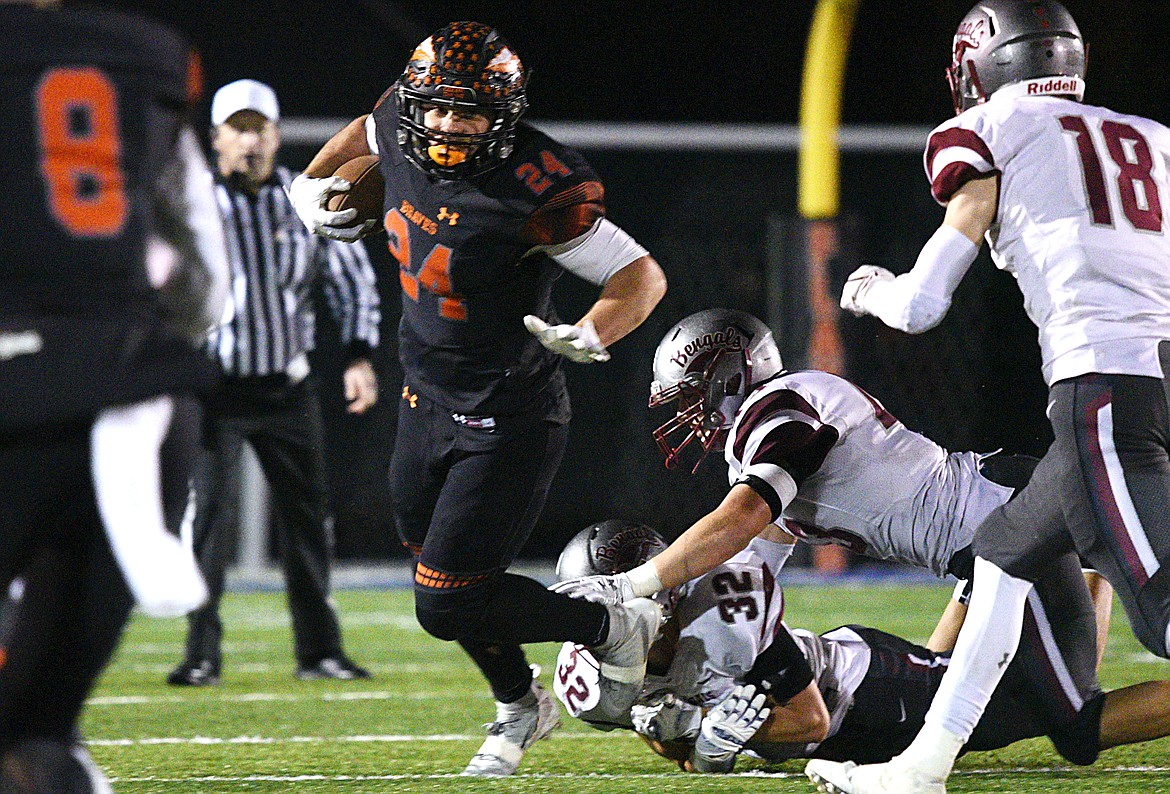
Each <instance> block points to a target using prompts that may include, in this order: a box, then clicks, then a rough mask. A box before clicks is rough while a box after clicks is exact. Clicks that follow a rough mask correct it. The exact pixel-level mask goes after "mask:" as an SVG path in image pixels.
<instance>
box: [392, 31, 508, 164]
mask: <svg viewBox="0 0 1170 794" xmlns="http://www.w3.org/2000/svg"><path fill="white" fill-rule="evenodd" d="M527 81H528V76H527V74H526V73H525V71H524V66H523V65H522V64H521V63H520V58H519V57H518V56H517V55H516V52H515V50H513V49H512V48H511V47H510V46H509V45H508V43H507V42H506V41H504V38H503V37H502V36H501V35H500V34H499V33H498V32H497V31H496V30H495V29H494V28H491V27H489V26H487V25H483V24H480V23H478V22H452V23H451V24H449V25H447V26H446V27H444V28H443V29H442V30H440V31H438V32H437V33H435V34H434V35H432V36H431V37H430V38H428V39H426V40H425V41H423V42H422V43H421V44H419V45H418V47H416V48H415V50H414V53H413V54H411V56H410V62H409V63H407V65H406V70H405V71H403V73H402V76H401V77H400V78H399V80H398V84H397V87H396V90H395V92H394V98H395V102H396V103H397V110H398V145H399V146H400V147H401V148H402V152H403V153H404V154H405V155H406V157H407V159H409V160H410V161H411V162H412V163H414V164H415V165H416V166H418V167H419V168H421V169H422V170H423V171H425V172H426V173H428V174H433V175H435V176H438V177H441V178H444V179H466V178H468V177H473V176H478V175H480V174H483V173H486V172H488V171H490V170H492V169H493V168H496V167H498V166H499V165H500V164H501V163H502V162H503V161H504V160H506V159H507V158H508V156H509V155H510V154H511V153H512V145H513V140H514V138H515V136H516V123H517V122H518V121H519V120H520V117H521V116H522V115H523V114H524V111H525V110H526V109H527V108H528V98H527V96H526V94H525V91H526V88H527ZM435 105H438V106H440V107H450V108H455V109H459V110H466V111H469V112H474V113H481V114H483V115H485V116H487V117H488V118H489V119H490V120H491V125H490V126H489V127H488V129H487V131H486V132H482V133H479V134H460V133H452V132H441V131H438V130H431V129H427V126H426V124H425V122H424V119H423V117H424V115H425V114H426V110H427V108H429V107H431V106H435Z"/></svg>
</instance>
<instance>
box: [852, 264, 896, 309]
mask: <svg viewBox="0 0 1170 794" xmlns="http://www.w3.org/2000/svg"><path fill="white" fill-rule="evenodd" d="M893 280H894V274H893V273H891V272H890V271H888V270H886V269H885V268H884V267H877V266H875V265H862V266H861V267H859V268H857V269H856V270H854V271H853V272H852V273H850V274H849V278H848V279H847V280H846V281H845V288H844V289H843V290H841V308H842V309H845V310H846V311H848V312H850V313H852V314H854V315H856V316H857V317H861V316H862V315H864V314H869V312H868V311H866V309H865V303H864V301H865V293H866V291H868V290H869V288H870V286H872V285H873V283H874V282H875V281H893Z"/></svg>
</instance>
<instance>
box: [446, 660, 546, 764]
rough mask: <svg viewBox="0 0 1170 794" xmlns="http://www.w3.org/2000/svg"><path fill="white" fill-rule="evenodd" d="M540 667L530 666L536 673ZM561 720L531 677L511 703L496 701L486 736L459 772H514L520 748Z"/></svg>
mask: <svg viewBox="0 0 1170 794" xmlns="http://www.w3.org/2000/svg"><path fill="white" fill-rule="evenodd" d="M539 670H540V668H534V671H535V672H537V673H539ZM560 724H561V717H560V713H559V712H558V710H557V702H556V701H555V700H554V699H553V697H552V695H550V694H549V693H548V692H547V691H545V689H544V687H542V686H541V685H540V683H539V682H537V681H536V679H535V676H534V677H533V681H532V686H531V687H530V688H529V690H528V694H526V695H525V696H524V697H522V698H520V699H519V700H517V701H516V702H515V703H500V702H499V701H496V721H495V722H489V723H488V724H487V725H485V726H484V727H485V728H487V732H488V737H487V739H486V740H485V741H484V743H483V744H482V745H481V746H480V748H479V750H478V751H477V752H476V754H475V755H474V756H472V758H471V762H470V763H468V764H467V768H466V769H464V770H463V772H461V773H460V774H462V775H464V776H467V777H506V776H508V775H512V774H515V772H516V770H517V769H518V768H519V766H520V759H521V758H523V757H524V751H525V750H527V749H528V748H529V747H531V746H532V745H533V744H534V743H535V742H538V741H540V740H541V739H543V738H544V737H546V736H548V735H549V734H550V733H552V732H553V730H554V729H556V728H557V727H559V726H560Z"/></svg>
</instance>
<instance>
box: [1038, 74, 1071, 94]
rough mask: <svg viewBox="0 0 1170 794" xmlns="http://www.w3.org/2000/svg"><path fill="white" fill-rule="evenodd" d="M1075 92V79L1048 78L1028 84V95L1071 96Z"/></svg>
mask: <svg viewBox="0 0 1170 794" xmlns="http://www.w3.org/2000/svg"><path fill="white" fill-rule="evenodd" d="M1076 90H1077V78H1075V77H1049V78H1047V79H1041V80H1032V81H1030V82H1029V83H1028V94H1029V95H1031V94H1072V93H1075V92H1076Z"/></svg>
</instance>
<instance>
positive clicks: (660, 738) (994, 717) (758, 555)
mask: <svg viewBox="0 0 1170 794" xmlns="http://www.w3.org/2000/svg"><path fill="white" fill-rule="evenodd" d="M782 535H783V533H780V532H779V530H778V529H776V528H774V527H773V528H769V529H766V530H764V532H763V533H761V534H760V535H759V536H757V537H755V538H753V539H752V541H751V542H750V543H749V544H748V547H747V548H746V549H744V550H743V551H741V552H739V553H738V554H736V555H735V556H733V557H732V558H731V559H730V560H728V561H727V562H726V563H723V564H722V565H719V566H716V567H715V568H714V569H713V570H711V571H710V572H708V573H707V574H705V575H703V576H701V577H699V578H698V579H695V580H693V581H691V582H687V583H686V584H684V585H681V586H680V587H678V588H676V589H675V590H674V591H671V592H668V593H666V594H665V599H666V601H667V603H668V604H669V605H670V607H671V609H670V617H669V618H668V619H667V621H666V623H664V625H663V627H662V632H661V634H660V637H659V638H658V640H656V641H655V643H654V645H653V646H652V647H651V650H650V657H649V661H648V664H647V675H646V678H645V681H644V682H642V683H641V685H638V684H623V683H620V682H614V681H610V680H608V679H607V678H606V677H605V676H604V675H603V674H602V673H601V672H600V670H599V666H598V664H597V663H596V661H595V660H594V659H593V658H592V656H591V654H590V653H589V651H588V650H587V649H585V648H583V647H581V646H579V645H574V644H572V643H565V645H564V646H563V647H562V649H561V653H560V655H559V657H558V660H557V668H556V673H555V675H554V677H553V688H554V690H555V692H556V694H557V696H558V697H559V698H560V700H561V702H562V703H563V704H564V705H565V707H566V708H567V709H568V711H569V713H570V714H572V715H573V716H575V717H578V718H580V719H582V720H584V721H585V722H587V723H588V724H590V725H592V726H593V727H596V728H599V729H601V730H612V729H614V728H630V729H633V730H635V731H637V732H638V733H639V734H640V735H641V736H642V737H643V738H644V739H645V740H646V741H647V743H648V744H650V746H651V747H652V748H653V749H654V750H655V752H657V753H659V754H660V755H664V756H666V757H667V758H671V759H672V760H675V761H677V762H678V763H679V765H680V766H681V767H682V768H683V769H687V770H689V771H702V772H728V771H731V769H732V767H733V766H734V763H735V758H736V755H737V754H738V753H739V752H740V750H742V749H744V748H745V747H746V749H747V750H749V751H750V752H751V753H752V754H753V755H755V756H757V757H760V758H764V759H767V760H772V761H782V760H787V759H790V758H824V759H838V760H841V759H845V758H862V759H865V760H869V761H885V760H887V759H889V758H890V757H892V756H893V755H895V754H896V753H898V752H900V751H902V750H903V749H905V748H906V746H907V745H909V743H910V741H911V740H912V739H913V738H914V735H915V734H916V733H917V732H918V729H919V728H920V727H922V723H923V719H924V717H925V714H926V710H927V708H928V707H929V706H930V701H931V698H932V697H933V696H934V693H935V691H936V690H937V689H938V686H939V684H940V683H941V681H942V677H943V673H944V671H945V670H946V667H947V663H948V661H949V656H950V654H949V653H945V652H944V653H936V652H935V651H932V650H930V649H928V648H925V647H922V646H919V645H915V644H914V643H911V642H909V641H907V640H903V639H901V638H900V637H896V636H894V635H892V634H887V633H885V632H883V631H878V630H877V629H872V628H866V627H863V626H853V625H851V626H842V627H840V628H838V629H834V630H833V631H829V632H826V633H824V634H822V635H820V636H818V635H815V634H813V633H811V632H808V631H804V630H802V629H790V628H789V627H788V626H787V625H786V624H785V623H784V622H782V618H783V617H784V592H783V590H782V588H781V587H780V581H779V576H778V570H779V568H780V567H781V566H783V564H784V562H785V560H786V559H787V557H788V556H789V554H790V553H791V549H792V543H791V539H790V538H787V539H785V538H783V537H782ZM665 547H666V543H665V541H664V540H663V539H662V537H661V536H660V535H658V533H657V532H655V531H654V530H653V529H651V528H649V527H645V526H639V525H636V524H633V523H630V522H626V521H619V520H610V521H604V522H600V523H598V524H594V525H592V526H589V527H586V528H585V529H584V530H582V531H581V532H580V533H578V534H577V535H576V536H575V537H574V538H573V539H572V540H571V541H569V543H568V545H567V546H566V547H565V550H564V551H563V552H562V553H561V556H560V559H559V560H558V561H557V577H558V578H559V579H564V578H567V577H575V576H584V575H590V574H602V573H614V572H621V571H625V570H629V569H631V568H633V567H635V566H637V565H638V564H640V563H643V562H645V561H646V560H648V559H649V558H652V557H653V556H655V555H656V554H658V553H660V552H661V551H662V549H664V548H665ZM952 639H953V638H952ZM1022 663H1023V657H1017V658H1016V659H1015V660H1014V661H1013V662H1012V664H1011V666H1010V667H1009V668H1008V671H1007V673H1006V674H1005V677H1004V680H1003V682H1002V683H1001V684H1000V686H999V688H998V689H997V690H996V692H995V696H994V697H993V698H992V701H991V704H990V706H989V708H988V710H987V712H986V713H985V714H984V716H983V719H982V720H980V722H979V725H978V727H977V729H976V730H975V732H974V733H973V734H972V736H971V738H970V740H969V741H968V742H967V745H966V747H965V750H993V749H996V748H999V747H1004V746H1006V745H1008V744H1011V743H1012V742H1015V741H1019V740H1020V739H1024V738H1029V737H1033V736H1042V735H1044V734H1045V733H1046V732H1047V731H1048V730H1050V729H1053V728H1057V727H1059V729H1060V730H1061V731H1062V733H1063V734H1065V735H1066V736H1067V734H1068V728H1067V726H1065V725H1061V726H1055V725H1053V724H1052V723H1050V722H1049V721H1048V718H1047V712H1046V711H1045V710H1043V709H1037V708H1036V699H1037V697H1038V695H1039V693H1037V692H1036V690H1035V689H1034V687H1033V686H1032V685H1031V683H1030V681H1031V678H1032V676H1030V675H1027V674H1026V673H1025V671H1023V669H1022ZM765 693H766V697H765ZM1075 726H1076V735H1077V741H1078V743H1079V744H1080V745H1081V746H1082V748H1083V750H1082V752H1083V753H1084V754H1087V755H1092V756H1096V754H1097V752H1098V751H1099V750H1102V749H1105V748H1108V747H1114V746H1117V745H1120V744H1129V743H1133V742H1138V741H1147V740H1150V739H1156V738H1159V737H1161V736H1165V735H1168V734H1170V681H1147V682H1143V683H1141V684H1137V685H1134V686H1130V687H1126V688H1124V689H1120V690H1115V691H1112V692H1108V693H1106V694H1105V695H1104V697H1103V699H1102V708H1101V709H1099V710H1098V709H1084V710H1082V711H1081V712H1080V714H1079V715H1078V716H1077V718H1076V720H1075ZM1070 760H1074V759H1070Z"/></svg>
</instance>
